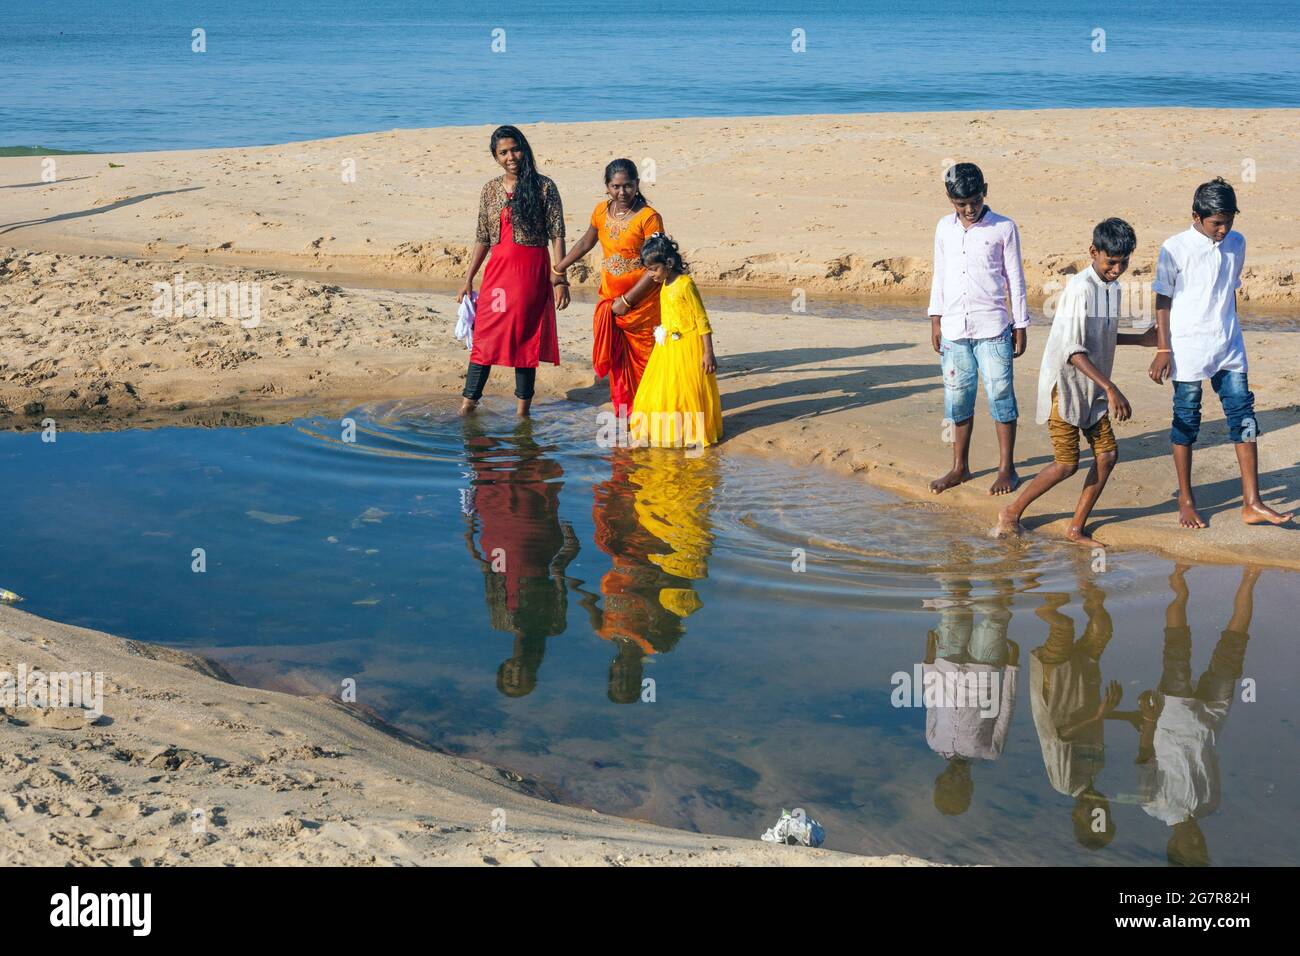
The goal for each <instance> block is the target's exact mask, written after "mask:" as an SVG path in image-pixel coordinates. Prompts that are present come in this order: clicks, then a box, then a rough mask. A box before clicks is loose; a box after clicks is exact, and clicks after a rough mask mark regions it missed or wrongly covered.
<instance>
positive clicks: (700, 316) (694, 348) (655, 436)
mask: <svg viewBox="0 0 1300 956" xmlns="http://www.w3.org/2000/svg"><path fill="white" fill-rule="evenodd" d="M659 315H660V320H659V321H660V329H662V331H658V330H657V331H656V332H655V338H656V342H655V347H654V351H653V352H651V353H650V361H649V362H647V363H646V368H645V374H644V375H643V376H642V377H641V384H640V386H639V387H638V388H637V391H636V398H635V399H633V401H632V414H631V415H630V416H629V417H628V430H629V432H630V435H631V437H632V438H634V439H635V440H636V441H637V443H638V444H641V445H650V446H653V447H655V448H679V447H698V446H701V445H712V444H714V443H716V442H717V441H718V440H719V439H721V438H722V398H721V396H719V394H718V380H717V377H716V376H715V375H712V374H709V375H706V374H705V373H704V369H703V367H702V366H701V363H702V362H703V361H704V341H703V339H702V338H701V336H704V335H709V334H711V333H712V332H713V329H712V327H711V326H710V325H709V316H708V314H707V313H706V312H705V311H704V302H703V301H702V300H701V299H700V290H699V289H697V288H696V287H695V281H694V280H693V279H692V278H691V277H690V276H688V275H679V276H677V278H676V279H674V280H673V281H672V282H669V283H666V284H665V285H664V286H663V288H661V289H660V290H659Z"/></svg>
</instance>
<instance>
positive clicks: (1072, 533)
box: [1065, 525, 1106, 548]
mask: <svg viewBox="0 0 1300 956" xmlns="http://www.w3.org/2000/svg"><path fill="white" fill-rule="evenodd" d="M1065 540H1066V541H1072V542H1074V543H1075V544H1077V545H1081V546H1083V547H1085V548H1104V547H1106V546H1105V545H1104V544H1102V543H1101V542H1100V541H1098V540H1097V539H1096V538H1093V537H1089V536H1088V535H1087V534H1086V533H1085V532H1084V530H1083V529H1082V528H1079V527H1076V526H1074V525H1070V527H1068V528H1066V529H1065Z"/></svg>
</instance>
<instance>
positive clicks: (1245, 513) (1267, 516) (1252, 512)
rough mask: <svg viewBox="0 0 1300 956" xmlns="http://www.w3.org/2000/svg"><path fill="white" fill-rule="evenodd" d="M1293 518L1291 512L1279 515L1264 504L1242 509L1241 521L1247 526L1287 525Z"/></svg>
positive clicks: (1247, 506)
mask: <svg viewBox="0 0 1300 956" xmlns="http://www.w3.org/2000/svg"><path fill="white" fill-rule="evenodd" d="M1291 517H1292V513H1291V512H1290V511H1288V512H1287V513H1286V514H1278V513H1277V512H1276V511H1274V510H1273V509H1272V508H1270V507H1269V506H1268V505H1266V504H1263V503H1262V502H1261V503H1260V504H1257V505H1246V506H1245V507H1243V508H1242V509H1241V520H1242V521H1244V522H1246V524H1286V523H1287V522H1288V521H1290V520H1291Z"/></svg>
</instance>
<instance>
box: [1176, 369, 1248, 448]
mask: <svg viewBox="0 0 1300 956" xmlns="http://www.w3.org/2000/svg"><path fill="white" fill-rule="evenodd" d="M1210 387H1211V388H1213V389H1214V393H1215V394H1216V395H1218V396H1219V404H1221V405H1222V406H1223V417H1224V418H1226V419H1227V420H1228V435H1229V436H1230V437H1231V438H1232V440H1233V441H1234V442H1240V441H1254V440H1255V438H1256V437H1258V435H1259V422H1258V421H1257V420H1256V419H1255V393H1254V392H1252V391H1251V390H1250V385H1249V384H1248V383H1247V381H1246V373H1245V372H1230V371H1227V370H1226V369H1225V370H1223V371H1220V372H1215V373H1214V375H1212V376H1211V377H1210ZM1200 431H1201V383H1200V382H1174V423H1173V427H1172V428H1170V430H1169V440H1170V441H1171V442H1173V443H1174V444H1175V445H1193V444H1195V443H1196V436H1197V435H1199V434H1200ZM1243 435H1244V436H1245V437H1243Z"/></svg>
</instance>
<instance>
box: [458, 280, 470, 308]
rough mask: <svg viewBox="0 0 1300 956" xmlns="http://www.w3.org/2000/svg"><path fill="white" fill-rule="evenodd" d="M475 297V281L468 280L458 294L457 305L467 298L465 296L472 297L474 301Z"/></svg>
mask: <svg viewBox="0 0 1300 956" xmlns="http://www.w3.org/2000/svg"><path fill="white" fill-rule="evenodd" d="M473 295H474V280H473V279H466V280H465V284H464V285H463V286H461V287H460V291H459V292H457V293H456V303H457V304H458V305H459V304H460V300H461V299H463V298H465V296H470V297H471V299H472V298H473Z"/></svg>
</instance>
